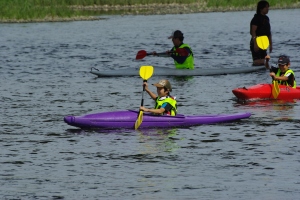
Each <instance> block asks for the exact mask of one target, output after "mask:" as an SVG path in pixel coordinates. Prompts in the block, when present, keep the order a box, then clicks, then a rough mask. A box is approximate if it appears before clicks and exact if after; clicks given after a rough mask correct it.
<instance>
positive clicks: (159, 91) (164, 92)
mask: <svg viewBox="0 0 300 200" xmlns="http://www.w3.org/2000/svg"><path fill="white" fill-rule="evenodd" d="M156 91H157V95H158V96H160V97H165V96H167V95H168V90H165V89H164V88H163V87H157V90H156Z"/></svg>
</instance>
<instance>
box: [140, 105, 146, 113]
mask: <svg viewBox="0 0 300 200" xmlns="http://www.w3.org/2000/svg"><path fill="white" fill-rule="evenodd" d="M140 110H142V111H145V112H148V109H147V108H145V107H144V106H141V107H140Z"/></svg>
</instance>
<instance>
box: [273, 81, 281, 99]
mask: <svg viewBox="0 0 300 200" xmlns="http://www.w3.org/2000/svg"><path fill="white" fill-rule="evenodd" d="M279 93H280V89H279V85H278V82H277V81H273V87H272V95H273V97H274V99H277V97H278V95H279Z"/></svg>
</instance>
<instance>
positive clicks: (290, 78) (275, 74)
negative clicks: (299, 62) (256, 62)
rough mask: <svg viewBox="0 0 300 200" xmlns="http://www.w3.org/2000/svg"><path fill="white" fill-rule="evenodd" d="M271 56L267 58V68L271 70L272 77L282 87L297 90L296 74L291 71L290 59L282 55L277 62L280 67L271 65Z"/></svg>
mask: <svg viewBox="0 0 300 200" xmlns="http://www.w3.org/2000/svg"><path fill="white" fill-rule="evenodd" d="M269 60H270V56H269V55H267V56H266V62H265V66H266V68H267V69H270V76H271V77H272V79H273V80H275V81H278V83H279V84H281V85H287V86H290V87H293V88H296V80H295V74H294V72H293V70H291V69H289V68H290V66H291V63H290V58H289V57H288V56H286V55H280V56H279V58H278V61H277V65H278V67H273V66H271V67H270V65H269Z"/></svg>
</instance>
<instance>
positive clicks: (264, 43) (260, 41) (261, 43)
mask: <svg viewBox="0 0 300 200" xmlns="http://www.w3.org/2000/svg"><path fill="white" fill-rule="evenodd" d="M256 43H257V46H258V47H259V48H261V49H263V50H266V49H267V48H268V47H269V39H268V37H267V36H265V35H264V36H259V37H257V38H256Z"/></svg>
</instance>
